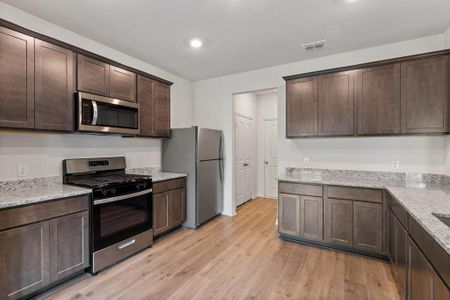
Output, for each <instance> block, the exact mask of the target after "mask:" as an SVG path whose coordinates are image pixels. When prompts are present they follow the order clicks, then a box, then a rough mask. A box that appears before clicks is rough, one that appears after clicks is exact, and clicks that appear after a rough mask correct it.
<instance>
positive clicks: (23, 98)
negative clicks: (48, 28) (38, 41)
mask: <svg viewBox="0 0 450 300" xmlns="http://www.w3.org/2000/svg"><path fill="white" fill-rule="evenodd" d="M0 62H1V67H0V91H1V93H0V127H9V128H25V129H26V128H34V38H32V37H30V36H27V35H24V34H21V33H18V32H15V31H12V30H9V29H7V28H4V27H0Z"/></svg>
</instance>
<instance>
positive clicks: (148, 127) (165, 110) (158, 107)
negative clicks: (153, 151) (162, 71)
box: [137, 76, 170, 137]
mask: <svg viewBox="0 0 450 300" xmlns="http://www.w3.org/2000/svg"><path fill="white" fill-rule="evenodd" d="M137 90H138V92H137V101H138V103H139V105H140V128H141V133H140V135H141V136H148V137H170V86H168V85H166V84H163V83H160V82H158V81H155V80H152V79H150V78H147V77H143V76H138V89H137Z"/></svg>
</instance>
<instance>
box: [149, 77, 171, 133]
mask: <svg viewBox="0 0 450 300" xmlns="http://www.w3.org/2000/svg"><path fill="white" fill-rule="evenodd" d="M153 133H154V135H155V136H159V137H170V86H168V85H166V84H163V83H160V82H157V81H155V82H154V83H153Z"/></svg>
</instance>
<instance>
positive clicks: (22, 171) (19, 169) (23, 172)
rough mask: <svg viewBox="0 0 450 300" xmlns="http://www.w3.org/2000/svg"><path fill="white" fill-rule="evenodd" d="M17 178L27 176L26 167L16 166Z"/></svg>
mask: <svg viewBox="0 0 450 300" xmlns="http://www.w3.org/2000/svg"><path fill="white" fill-rule="evenodd" d="M17 176H18V177H26V176H28V165H23V164H22V165H17Z"/></svg>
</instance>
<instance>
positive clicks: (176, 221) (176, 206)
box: [169, 188, 186, 227]
mask: <svg viewBox="0 0 450 300" xmlns="http://www.w3.org/2000/svg"><path fill="white" fill-rule="evenodd" d="M170 193H171V196H170V197H169V226H170V227H175V226H178V225H181V224H182V223H183V222H184V220H185V218H184V216H185V197H186V196H185V190H184V188H183V189H176V190H172V191H170Z"/></svg>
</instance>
